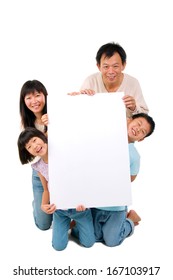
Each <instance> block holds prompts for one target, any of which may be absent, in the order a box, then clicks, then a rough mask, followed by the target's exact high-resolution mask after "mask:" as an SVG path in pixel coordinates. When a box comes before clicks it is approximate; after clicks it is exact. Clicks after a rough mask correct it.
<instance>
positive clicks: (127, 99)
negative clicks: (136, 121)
mask: <svg viewBox="0 0 173 280" xmlns="http://www.w3.org/2000/svg"><path fill="white" fill-rule="evenodd" d="M123 101H124V104H125V106H126V108H127V109H130V110H131V111H134V110H135V109H136V101H135V99H134V98H133V97H132V96H130V95H124V96H123Z"/></svg>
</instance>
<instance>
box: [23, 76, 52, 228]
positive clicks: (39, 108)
mask: <svg viewBox="0 0 173 280" xmlns="http://www.w3.org/2000/svg"><path fill="white" fill-rule="evenodd" d="M47 95H48V93H47V90H46V88H45V86H44V85H43V84H42V83H41V82H39V81H37V80H32V81H30V80H29V81H27V82H25V83H24V84H23V86H22V88H21V92H20V104H19V108H20V116H21V125H22V128H27V127H36V128H37V129H39V130H40V131H42V132H46V130H47V129H46V128H47V124H48V118H47ZM32 186H33V196H34V200H33V215H34V220H35V224H36V226H37V227H38V228H39V229H41V230H47V229H49V228H50V226H51V224H52V215H48V214H46V213H45V212H43V211H42V209H41V207H40V205H41V200H42V193H43V186H42V183H41V181H40V178H39V176H38V174H37V171H35V170H33V172H32Z"/></svg>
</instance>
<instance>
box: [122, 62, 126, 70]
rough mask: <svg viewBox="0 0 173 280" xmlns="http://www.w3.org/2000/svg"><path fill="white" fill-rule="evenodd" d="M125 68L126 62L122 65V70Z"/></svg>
mask: <svg viewBox="0 0 173 280" xmlns="http://www.w3.org/2000/svg"><path fill="white" fill-rule="evenodd" d="M125 68H126V62H125V63H124V64H123V65H122V71H124V69H125Z"/></svg>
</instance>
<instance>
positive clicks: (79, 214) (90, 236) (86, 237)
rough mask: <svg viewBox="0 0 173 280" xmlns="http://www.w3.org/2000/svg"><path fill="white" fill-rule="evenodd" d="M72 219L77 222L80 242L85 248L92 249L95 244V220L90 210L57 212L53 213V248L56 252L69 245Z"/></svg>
mask: <svg viewBox="0 0 173 280" xmlns="http://www.w3.org/2000/svg"><path fill="white" fill-rule="evenodd" d="M71 219H73V220H75V222H76V226H75V227H77V229H78V233H79V241H80V243H81V244H82V245H83V246H84V247H88V248H89V247H91V246H92V245H93V244H94V242H95V236H94V227H93V219H92V214H91V210H90V209H86V210H85V211H76V209H68V210H56V211H55V212H54V213H53V232H52V233H53V236H52V246H53V248H54V249H55V250H58V251H61V250H64V249H65V248H66V246H67V244H68V230H69V227H70V222H71Z"/></svg>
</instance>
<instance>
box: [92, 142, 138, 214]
mask: <svg viewBox="0 0 173 280" xmlns="http://www.w3.org/2000/svg"><path fill="white" fill-rule="evenodd" d="M128 146H129V160H130V175H137V174H138V172H139V168H140V155H139V153H138V151H137V149H136V148H135V146H134V143H130V144H128ZM126 208H127V207H126V206H111V207H97V209H100V210H105V211H124V210H125V209H126Z"/></svg>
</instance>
